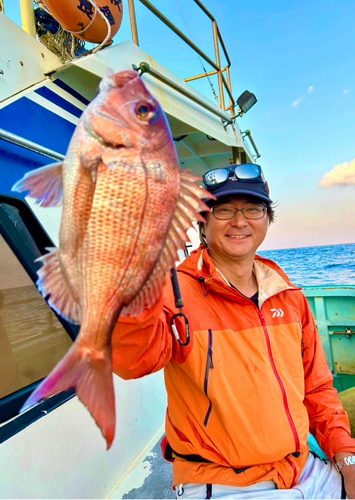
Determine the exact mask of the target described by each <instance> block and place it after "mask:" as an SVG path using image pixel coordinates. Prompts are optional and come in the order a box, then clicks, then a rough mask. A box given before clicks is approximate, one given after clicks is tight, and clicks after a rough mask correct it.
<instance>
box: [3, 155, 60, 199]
mask: <svg viewBox="0 0 355 500" xmlns="http://www.w3.org/2000/svg"><path fill="white" fill-rule="evenodd" d="M62 167H63V163H62V162H59V163H52V164H51V165H46V166H45V167H40V168H36V169H35V170H31V171H30V172H27V174H25V175H24V177H22V179H20V180H19V181H18V182H16V184H14V186H13V187H12V191H17V192H19V193H21V192H22V191H28V196H30V197H31V198H35V199H36V200H37V203H38V204H39V205H41V206H42V207H59V206H60V205H61V204H62V198H63V175H62V171H63V168H62Z"/></svg>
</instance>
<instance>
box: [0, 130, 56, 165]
mask: <svg viewBox="0 0 355 500" xmlns="http://www.w3.org/2000/svg"><path fill="white" fill-rule="evenodd" d="M0 139H2V140H3V141H6V142H10V143H11V144H15V145H16V146H19V147H20V148H24V149H28V150H30V151H33V152H34V153H38V154H40V155H42V156H47V157H48V158H51V159H52V160H57V161H62V160H64V158H65V157H64V156H63V155H61V154H60V153H57V152H56V151H52V150H51V149H48V148H45V147H43V146H40V145H39V144H36V143H35V142H32V141H28V140H27V139H24V138H23V137H20V136H18V135H15V134H12V133H11V132H7V131H6V130H3V129H2V128H0Z"/></svg>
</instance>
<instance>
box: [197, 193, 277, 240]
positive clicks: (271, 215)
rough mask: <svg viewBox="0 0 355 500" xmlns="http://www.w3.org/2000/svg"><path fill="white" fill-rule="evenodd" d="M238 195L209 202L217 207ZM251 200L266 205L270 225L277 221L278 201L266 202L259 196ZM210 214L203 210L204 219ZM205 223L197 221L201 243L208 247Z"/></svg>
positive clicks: (211, 205)
mask: <svg viewBox="0 0 355 500" xmlns="http://www.w3.org/2000/svg"><path fill="white" fill-rule="evenodd" d="M235 198H236V197H235V196H224V197H221V198H219V199H218V200H215V201H210V202H209V203H208V205H209V206H210V207H211V208H212V207H215V206H216V205H221V204H222V203H228V201H230V200H233V199H235ZM250 201H252V202H260V203H261V204H262V205H264V206H265V207H266V214H267V216H268V219H269V225H270V224H271V223H272V222H275V217H276V214H275V208H276V203H265V202H263V201H261V200H259V199H257V198H255V199H253V198H250ZM207 214H208V212H201V215H202V217H203V218H204V219H206V215H207ZM203 225H204V222H200V221H199V222H197V226H198V234H199V237H200V243H201V245H203V246H204V247H205V248H207V241H206V238H205V237H204V236H203Z"/></svg>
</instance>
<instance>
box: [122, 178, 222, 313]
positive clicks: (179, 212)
mask: <svg viewBox="0 0 355 500" xmlns="http://www.w3.org/2000/svg"><path fill="white" fill-rule="evenodd" d="M196 181H200V182H201V179H200V178H199V177H196V176H195V175H192V174H191V173H189V172H187V171H186V170H181V171H180V192H179V197H178V200H177V204H176V209H175V212H174V215H173V217H172V220H171V223H170V227H169V231H168V234H167V238H166V241H165V244H164V246H163V248H162V251H161V253H160V256H159V260H158V261H157V263H156V265H155V267H154V269H153V271H152V273H151V275H150V277H149V279H148V280H147V282H146V283H145V285H144V286H143V287H142V289H141V290H140V292H139V294H138V295H137V296H136V297H135V298H134V299H133V300H132V301H131V302H130V304H128V305H127V306H126V307H124V308H123V309H122V311H121V316H127V315H130V316H138V314H140V313H141V312H143V309H144V307H145V306H148V307H152V306H153V305H154V304H155V302H156V301H157V300H158V299H159V297H160V296H161V293H162V290H163V286H164V282H165V275H166V273H167V272H169V271H170V269H171V268H172V267H175V262H176V261H178V260H179V256H178V250H180V249H182V248H184V246H185V244H186V241H187V240H188V237H187V235H186V231H187V230H188V229H189V228H190V227H191V226H192V222H193V221H196V220H198V221H201V222H204V218H203V217H202V216H201V215H200V213H199V212H209V210H210V209H209V208H208V206H207V205H206V204H205V203H204V202H203V201H202V199H208V198H209V199H214V196H213V195H211V194H210V193H209V192H208V191H206V190H204V189H202V188H200V187H198V186H197V185H196V184H195V182H196Z"/></svg>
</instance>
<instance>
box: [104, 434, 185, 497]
mask: <svg viewBox="0 0 355 500" xmlns="http://www.w3.org/2000/svg"><path fill="white" fill-rule="evenodd" d="M110 498H112V499H126V498H133V499H144V498H155V499H163V498H176V494H175V492H174V491H173V489H172V464H170V463H169V462H167V461H166V460H164V459H163V457H162V455H161V451H160V440H159V441H158V443H157V444H156V445H155V446H154V448H153V449H152V451H151V452H150V453H148V455H147V456H146V457H145V459H144V460H143V462H141V463H140V464H139V465H137V467H136V468H135V469H134V470H132V471H131V473H130V474H128V475H127V476H126V477H125V478H124V479H123V481H121V483H120V484H119V486H118V487H117V488H116V489H115V491H114V492H113V493H112V494H111V495H110Z"/></svg>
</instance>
